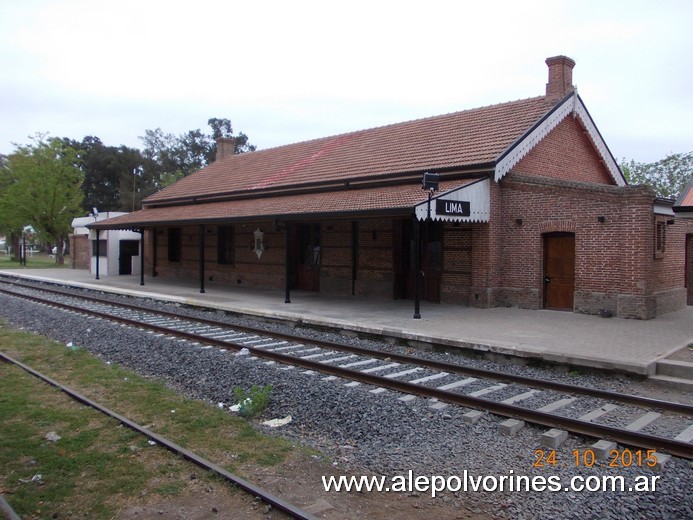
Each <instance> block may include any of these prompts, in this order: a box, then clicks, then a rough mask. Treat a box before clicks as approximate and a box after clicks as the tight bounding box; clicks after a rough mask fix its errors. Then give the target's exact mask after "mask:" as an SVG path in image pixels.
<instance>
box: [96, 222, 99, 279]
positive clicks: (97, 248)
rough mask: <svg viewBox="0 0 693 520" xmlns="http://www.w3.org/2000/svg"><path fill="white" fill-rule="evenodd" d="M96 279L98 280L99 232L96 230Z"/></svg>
mask: <svg viewBox="0 0 693 520" xmlns="http://www.w3.org/2000/svg"><path fill="white" fill-rule="evenodd" d="M96 279H97V280H98V279H99V230H98V229H97V230H96Z"/></svg>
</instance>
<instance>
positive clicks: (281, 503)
mask: <svg viewBox="0 0 693 520" xmlns="http://www.w3.org/2000/svg"><path fill="white" fill-rule="evenodd" d="M0 360H2V361H5V362H7V363H12V364H14V365H16V366H18V367H19V368H21V369H23V370H25V371H26V372H28V373H29V374H31V375H32V376H34V377H36V378H38V379H41V380H42V381H44V382H45V383H48V384H49V385H51V386H54V387H55V388H57V389H59V390H60V391H61V392H64V393H65V394H67V395H68V396H70V397H71V398H72V399H74V400H75V401H78V402H80V403H82V404H84V405H86V406H89V407H91V408H94V409H95V410H98V411H99V412H101V413H103V414H105V415H107V416H109V417H111V418H113V419H115V420H117V421H118V422H120V423H121V424H123V425H125V426H127V427H128V428H130V429H132V430H134V431H136V432H138V433H140V434H142V435H144V436H146V437H149V438H150V439H151V440H153V441H154V442H156V443H158V444H161V445H162V446H163V447H165V448H166V449H167V450H169V451H171V452H173V453H175V454H177V455H180V456H181V457H183V458H185V459H186V460H189V461H190V462H192V463H194V464H196V465H198V466H200V467H201V468H204V469H206V470H208V471H211V472H213V473H216V474H217V475H219V476H221V477H223V478H224V479H225V480H226V481H228V482H230V483H232V484H234V485H236V486H238V487H239V488H241V489H243V490H245V491H247V492H248V493H250V494H252V495H254V496H256V497H260V498H261V499H262V500H264V501H265V502H267V503H268V504H272V506H273V507H275V508H277V509H279V510H281V511H283V512H285V513H287V514H289V515H291V516H293V517H294V518H298V519H300V520H317V519H316V517H315V516H313V515H312V514H310V513H308V512H306V511H303V510H302V509H301V508H299V507H297V506H295V505H293V504H291V503H289V502H287V501H286V500H283V499H281V498H279V497H277V496H275V495H273V494H272V493H270V492H268V491H266V490H264V489H262V488H260V487H258V486H256V485H255V484H253V483H252V482H250V481H248V480H245V479H244V478H242V477H239V476H238V475H235V474H233V473H231V472H229V471H226V470H225V469H224V468H222V467H221V466H219V465H217V464H215V463H213V462H210V461H208V460H206V459H204V458H202V457H200V456H199V455H197V454H195V453H193V452H192V451H190V450H187V449H185V448H183V447H182V446H180V445H178V444H176V443H175V442H172V441H170V440H168V439H167V438H165V437H163V436H161V435H159V434H157V433H154V432H152V431H150V430H148V429H146V428H145V427H144V426H141V425H140V424H138V423H136V422H134V421H132V420H130V419H128V418H127V417H125V416H123V415H120V414H119V413H117V412H114V411H113V410H111V409H109V408H106V407H105V406H103V405H100V404H99V403H97V402H96V401H93V400H91V399H89V398H88V397H86V396H84V395H82V394H80V393H79V392H77V391H76V390H73V389H71V388H69V387H67V386H65V385H63V384H62V383H59V382H58V381H56V380H54V379H52V378H50V377H48V376H47V375H45V374H42V373H41V372H38V371H37V370H35V369H33V368H31V367H30V366H28V365H25V364H24V363H22V362H21V361H18V360H16V359H14V358H12V357H10V356H8V355H7V354H5V353H4V352H1V351H0Z"/></svg>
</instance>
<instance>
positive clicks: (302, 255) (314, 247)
mask: <svg viewBox="0 0 693 520" xmlns="http://www.w3.org/2000/svg"><path fill="white" fill-rule="evenodd" d="M296 230H297V235H298V236H297V237H296V240H295V244H296V246H297V247H298V251H296V254H295V255H294V257H295V259H296V282H297V283H296V289H300V290H303V291H319V290H320V264H321V263H322V258H321V257H322V243H321V236H320V224H299V225H298V226H297V228H296Z"/></svg>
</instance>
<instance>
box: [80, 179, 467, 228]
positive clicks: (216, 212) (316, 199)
mask: <svg viewBox="0 0 693 520" xmlns="http://www.w3.org/2000/svg"><path fill="white" fill-rule="evenodd" d="M475 180H477V179H461V180H456V181H444V182H441V183H440V191H441V192H443V191H449V190H452V189H455V188H457V187H460V186H463V185H465V184H469V183H471V182H474V181H475ZM427 198H428V197H427V195H426V192H425V191H423V190H422V189H421V184H420V183H416V184H412V183H410V184H400V185H397V186H382V187H379V188H367V189H358V190H354V189H345V188H343V189H341V190H335V191H323V192H318V193H304V194H300V195H284V196H274V197H267V198H250V199H242V200H232V201H223V202H207V203H201V204H187V205H183V206H162V207H154V208H145V209H143V210H141V211H136V212H134V213H129V214H127V215H123V216H120V217H115V218H111V219H108V220H104V221H102V222H99V223H98V224H97V225H92V226H90V227H98V228H99V229H132V228H139V227H151V226H156V225H163V224H169V225H170V224H178V225H181V224H203V223H211V222H220V221H230V220H239V219H244V218H253V219H255V220H263V219H266V220H271V219H274V218H284V219H286V218H287V217H289V218H291V216H299V215H300V216H313V217H317V216H331V217H339V216H340V215H341V216H345V215H354V214H357V213H360V214H368V213H369V212H373V211H376V210H377V211H378V212H379V214H382V212H383V210H389V211H392V212H393V213H398V212H401V214H402V215H406V214H411V213H412V211H413V207H414V206H415V205H416V204H419V203H421V202H424V201H426V200H427Z"/></svg>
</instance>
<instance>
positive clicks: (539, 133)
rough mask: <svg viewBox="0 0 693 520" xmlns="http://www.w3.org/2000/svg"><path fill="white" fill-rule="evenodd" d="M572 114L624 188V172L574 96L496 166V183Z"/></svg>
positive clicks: (513, 147) (575, 94)
mask: <svg viewBox="0 0 693 520" xmlns="http://www.w3.org/2000/svg"><path fill="white" fill-rule="evenodd" d="M569 114H573V115H574V116H577V117H579V118H580V121H582V124H583V126H584V127H585V130H586V131H587V133H588V134H589V136H590V138H591V139H592V142H593V143H594V146H595V147H596V149H597V153H599V156H600V157H601V159H602V160H603V161H604V164H605V166H606V168H607V170H608V171H609V173H610V174H611V177H612V178H613V179H614V181H615V182H616V184H617V185H618V186H625V184H626V182H625V179H624V178H623V175H621V171H620V169H619V167H618V164H616V161H614V159H613V157H612V156H611V153H610V152H609V149H608V148H607V146H606V143H605V142H604V140H603V139H602V138H601V135H600V134H599V131H598V130H597V127H596V126H595V125H594V122H593V121H592V118H590V116H589V113H588V112H587V109H586V108H585V105H584V104H583V102H582V100H581V99H580V97H579V96H578V95H577V92H575V93H574V94H573V95H572V96H571V97H569V98H567V99H565V100H564V101H563V103H561V104H560V105H559V106H558V107H557V108H556V109H554V111H553V112H551V114H549V116H548V117H547V118H546V119H544V120H543V121H542V122H541V124H539V125H537V126H536V127H535V128H534V129H533V130H532V131H531V132H530V133H529V134H527V135H526V136H525V137H524V138H523V139H521V140H520V141H518V142H515V143H514V144H513V145H512V146H511V148H510V149H509V150H508V151H507V153H506V155H504V156H503V158H502V159H500V160H499V161H498V162H497V163H496V170H495V176H494V179H495V181H496V182H498V181H500V180H501V179H502V178H503V177H505V175H506V174H507V173H508V172H509V171H510V170H511V169H512V168H513V166H515V165H516V164H517V163H519V162H520V160H521V159H522V158H523V157H524V156H525V155H527V154H528V153H529V152H530V150H532V149H533V148H534V147H535V146H536V145H537V144H539V142H540V141H541V140H542V139H544V137H546V136H547V135H548V134H549V132H551V131H552V130H553V129H554V128H556V126H558V124H559V123H560V122H561V121H563V119H565V118H566V117H567V116H568V115H569Z"/></svg>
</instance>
